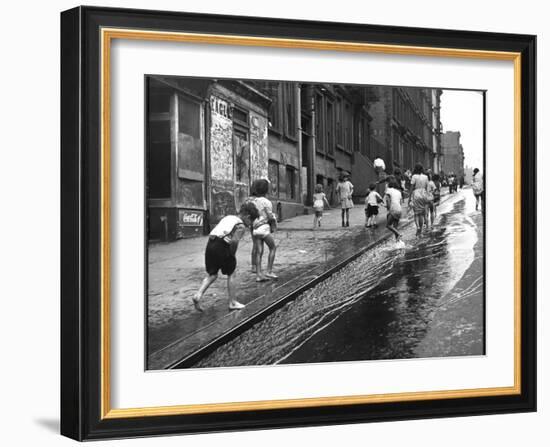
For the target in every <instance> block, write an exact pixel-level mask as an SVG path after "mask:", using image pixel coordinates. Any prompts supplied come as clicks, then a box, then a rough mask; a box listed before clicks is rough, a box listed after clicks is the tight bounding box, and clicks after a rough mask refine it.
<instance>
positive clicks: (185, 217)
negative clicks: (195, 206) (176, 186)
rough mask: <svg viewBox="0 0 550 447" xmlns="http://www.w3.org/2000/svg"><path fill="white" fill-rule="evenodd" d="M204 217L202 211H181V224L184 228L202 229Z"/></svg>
mask: <svg viewBox="0 0 550 447" xmlns="http://www.w3.org/2000/svg"><path fill="white" fill-rule="evenodd" d="M203 219H204V215H203V213H202V212H200V211H186V210H179V219H178V221H179V224H180V225H183V226H186V227H188V226H191V227H202V223H203Z"/></svg>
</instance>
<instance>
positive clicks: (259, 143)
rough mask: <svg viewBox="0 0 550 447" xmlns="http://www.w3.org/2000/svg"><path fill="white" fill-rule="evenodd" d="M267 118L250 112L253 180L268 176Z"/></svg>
mask: <svg viewBox="0 0 550 447" xmlns="http://www.w3.org/2000/svg"><path fill="white" fill-rule="evenodd" d="M267 164H268V153H267V118H265V117H263V116H261V115H258V114H257V113H254V112H250V176H251V180H256V179H260V178H267V176H268V175H267V174H268V173H267Z"/></svg>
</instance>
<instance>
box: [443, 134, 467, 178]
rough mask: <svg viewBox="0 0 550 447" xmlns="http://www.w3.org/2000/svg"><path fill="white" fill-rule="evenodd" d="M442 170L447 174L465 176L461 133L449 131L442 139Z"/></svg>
mask: <svg viewBox="0 0 550 447" xmlns="http://www.w3.org/2000/svg"><path fill="white" fill-rule="evenodd" d="M441 149H442V151H441V152H442V153H441V170H442V171H443V172H444V173H445V174H451V173H452V174H455V175H456V176H458V177H459V178H460V177H463V176H464V149H463V147H462V144H460V132H458V131H447V132H445V133H444V134H443V135H442V138H441Z"/></svg>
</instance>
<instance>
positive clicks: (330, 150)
mask: <svg viewBox="0 0 550 447" xmlns="http://www.w3.org/2000/svg"><path fill="white" fill-rule="evenodd" d="M326 125H327V131H326V137H327V140H326V141H327V154H328V155H334V105H333V104H332V102H331V101H327V116H326Z"/></svg>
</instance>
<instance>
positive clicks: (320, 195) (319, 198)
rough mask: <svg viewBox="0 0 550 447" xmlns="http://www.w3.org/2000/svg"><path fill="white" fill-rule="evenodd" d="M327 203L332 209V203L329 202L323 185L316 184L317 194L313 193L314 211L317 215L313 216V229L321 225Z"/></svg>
mask: <svg viewBox="0 0 550 447" xmlns="http://www.w3.org/2000/svg"><path fill="white" fill-rule="evenodd" d="M325 203H326V204H327V208H328V209H330V204H329V203H328V200H327V196H326V195H325V193H324V192H323V185H321V184H317V185H315V194H313V211H315V215H314V216H313V229H314V230H315V228H317V227H320V226H321V219H322V217H323V211H324V209H325Z"/></svg>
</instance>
